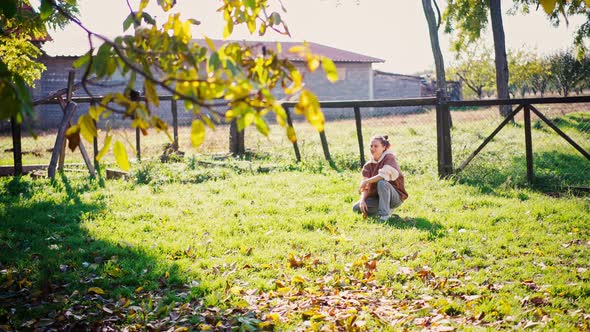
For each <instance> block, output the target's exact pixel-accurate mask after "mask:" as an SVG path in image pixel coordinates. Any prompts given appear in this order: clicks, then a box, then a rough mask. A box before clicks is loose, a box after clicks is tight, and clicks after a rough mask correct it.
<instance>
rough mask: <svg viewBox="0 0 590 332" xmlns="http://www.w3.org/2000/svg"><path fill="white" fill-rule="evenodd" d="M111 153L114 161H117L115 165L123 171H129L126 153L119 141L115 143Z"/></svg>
mask: <svg viewBox="0 0 590 332" xmlns="http://www.w3.org/2000/svg"><path fill="white" fill-rule="evenodd" d="M113 153H114V154H115V160H116V161H117V165H119V167H121V169H122V170H124V171H129V169H130V168H131V166H130V165H129V157H127V151H126V150H125V145H123V143H121V141H116V142H115V146H114V147H113Z"/></svg>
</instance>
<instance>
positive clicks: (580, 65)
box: [549, 50, 590, 97]
mask: <svg viewBox="0 0 590 332" xmlns="http://www.w3.org/2000/svg"><path fill="white" fill-rule="evenodd" d="M549 63H550V66H551V73H552V77H553V82H554V84H555V87H556V89H557V90H558V91H560V92H561V94H563V96H566V97H567V96H568V95H569V94H570V93H571V92H572V91H574V90H576V89H577V88H578V87H579V85H580V84H582V83H583V82H584V80H585V79H586V77H587V76H588V75H589V74H590V61H589V60H588V58H587V57H585V58H584V59H583V60H578V59H576V58H575V56H574V55H573V54H572V52H571V51H569V50H568V51H560V52H557V53H555V54H553V55H551V56H550V58H549Z"/></svg>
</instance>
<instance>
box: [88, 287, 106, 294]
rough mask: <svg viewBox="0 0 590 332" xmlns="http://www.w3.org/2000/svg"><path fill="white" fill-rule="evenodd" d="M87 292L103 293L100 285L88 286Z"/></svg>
mask: <svg viewBox="0 0 590 332" xmlns="http://www.w3.org/2000/svg"><path fill="white" fill-rule="evenodd" d="M88 293H94V294H98V295H103V294H104V291H103V290H102V288H100V287H90V288H88Z"/></svg>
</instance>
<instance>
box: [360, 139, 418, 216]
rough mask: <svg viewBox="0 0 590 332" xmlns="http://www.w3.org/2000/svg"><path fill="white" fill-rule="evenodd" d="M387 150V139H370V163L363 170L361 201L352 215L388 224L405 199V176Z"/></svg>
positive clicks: (391, 153)
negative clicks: (393, 212) (374, 216)
mask: <svg viewBox="0 0 590 332" xmlns="http://www.w3.org/2000/svg"><path fill="white" fill-rule="evenodd" d="M390 146H391V144H390V143H389V141H388V137H387V136H373V137H372V138H371V160H370V161H369V162H367V163H366V164H365V165H364V166H363V170H362V176H363V180H362V181H361V183H360V185H359V192H360V193H361V197H360V200H359V201H358V202H357V203H356V204H355V205H354V206H353V208H352V209H353V211H355V212H360V213H362V214H363V215H365V216H367V215H377V216H379V218H380V219H381V220H388V219H389V217H390V216H391V211H392V210H393V209H395V208H397V207H399V206H400V205H401V204H402V203H403V201H404V200H406V198H408V193H407V192H406V189H405V187H404V176H403V174H402V172H401V170H400V168H399V165H398V163H397V160H396V158H395V155H394V154H393V152H391V151H389V147H390Z"/></svg>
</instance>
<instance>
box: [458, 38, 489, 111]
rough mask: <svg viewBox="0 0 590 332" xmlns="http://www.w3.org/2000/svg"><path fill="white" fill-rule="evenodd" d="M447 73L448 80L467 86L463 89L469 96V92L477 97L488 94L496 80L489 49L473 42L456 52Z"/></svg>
mask: <svg viewBox="0 0 590 332" xmlns="http://www.w3.org/2000/svg"><path fill="white" fill-rule="evenodd" d="M448 75H449V79H450V80H457V81H461V82H462V83H464V84H465V85H466V86H467V87H468V88H469V90H465V91H464V94H465V96H469V92H471V93H472V94H473V93H474V94H475V96H476V97H477V98H478V99H481V98H482V97H484V95H487V96H489V95H490V94H492V93H493V91H494V85H495V80H496V74H495V72H494V61H493V58H492V51H491V49H490V48H488V47H485V46H484V45H481V44H474V45H471V46H469V47H468V48H467V50H466V51H462V52H456V53H455V61H454V63H453V64H452V65H451V67H450V68H449V74H448Z"/></svg>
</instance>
